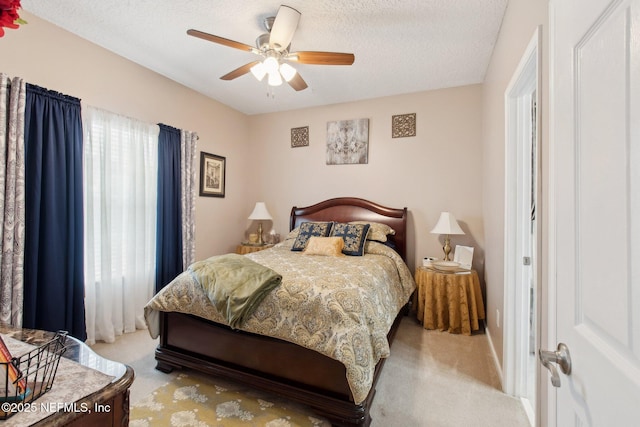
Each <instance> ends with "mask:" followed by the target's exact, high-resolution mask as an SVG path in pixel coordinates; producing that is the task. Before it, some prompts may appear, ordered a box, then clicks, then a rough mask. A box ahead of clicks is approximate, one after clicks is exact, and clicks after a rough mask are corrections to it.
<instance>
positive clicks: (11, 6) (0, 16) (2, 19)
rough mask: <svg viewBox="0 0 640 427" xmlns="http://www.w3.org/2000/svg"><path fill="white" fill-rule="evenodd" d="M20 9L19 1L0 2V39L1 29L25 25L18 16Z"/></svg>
mask: <svg viewBox="0 0 640 427" xmlns="http://www.w3.org/2000/svg"><path fill="white" fill-rule="evenodd" d="M21 7H22V6H21V5H20V0H0V37H2V36H4V29H3V27H6V28H13V29H15V28H18V27H19V24H26V22H25V21H23V20H22V19H20V15H18V9H20V8H21Z"/></svg>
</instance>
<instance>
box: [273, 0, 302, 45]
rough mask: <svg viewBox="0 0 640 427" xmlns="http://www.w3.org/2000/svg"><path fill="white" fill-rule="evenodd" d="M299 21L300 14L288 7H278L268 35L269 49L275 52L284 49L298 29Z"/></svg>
mask: <svg viewBox="0 0 640 427" xmlns="http://www.w3.org/2000/svg"><path fill="white" fill-rule="evenodd" d="M299 21H300V12H298V11H297V10H295V9H294V8H292V7H289V6H285V5H282V6H280V8H279V9H278V14H277V15H276V19H275V21H273V26H272V27H271V32H270V35H269V44H270V45H271V47H272V48H274V49H275V50H277V51H281V50H284V49H286V48H287V46H289V44H290V43H291V39H292V38H293V33H295V32H296V28H298V22H299Z"/></svg>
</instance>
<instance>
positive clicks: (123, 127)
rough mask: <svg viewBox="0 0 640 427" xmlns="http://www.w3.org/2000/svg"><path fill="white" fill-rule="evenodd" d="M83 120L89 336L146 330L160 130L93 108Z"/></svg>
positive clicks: (108, 336)
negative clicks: (144, 312)
mask: <svg viewBox="0 0 640 427" xmlns="http://www.w3.org/2000/svg"><path fill="white" fill-rule="evenodd" d="M83 121H84V134H85V135H84V244H85V247H84V253H85V255H84V258H85V261H84V265H85V266H84V267H85V273H84V274H85V315H86V323H87V342H88V343H89V344H93V343H94V342H95V341H96V340H102V341H105V342H113V341H114V340H115V337H116V336H117V335H121V334H122V333H126V332H133V331H135V330H136V329H144V328H146V326H145V322H144V314H143V308H144V305H145V304H146V302H147V301H148V300H149V299H150V298H151V296H152V295H153V289H154V285H155V265H156V209H157V192H158V190H157V182H158V133H159V127H158V126H157V125H155V124H148V123H143V122H140V121H138V120H134V119H131V118H128V117H124V116H120V115H117V114H114V113H110V112H108V111H104V110H100V109H97V108H94V107H87V108H84V109H83Z"/></svg>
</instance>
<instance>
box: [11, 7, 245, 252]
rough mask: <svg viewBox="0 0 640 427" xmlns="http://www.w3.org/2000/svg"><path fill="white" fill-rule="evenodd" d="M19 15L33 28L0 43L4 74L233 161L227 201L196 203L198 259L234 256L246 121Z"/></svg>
mask: <svg viewBox="0 0 640 427" xmlns="http://www.w3.org/2000/svg"><path fill="white" fill-rule="evenodd" d="M21 15H24V16H23V19H25V20H26V21H27V22H28V24H26V25H22V26H20V29H18V30H8V31H7V32H6V33H5V36H4V37H3V38H2V39H1V40H0V58H2V59H1V60H0V72H3V73H5V74H8V75H9V76H10V77H22V78H24V79H25V80H26V81H27V82H28V83H32V84H36V85H39V86H43V87H45V88H47V89H52V90H55V91H58V92H62V93H64V94H67V95H71V96H75V97H78V98H81V99H82V102H83V104H88V105H92V106H95V107H99V108H103V109H106V110H109V111H112V112H114V113H118V114H122V115H126V116H129V117H133V118H136V119H140V120H143V121H147V122H150V123H165V124H168V125H171V126H174V127H177V128H181V129H187V130H191V131H195V132H197V133H198V135H199V136H200V140H199V141H198V150H199V151H200V150H201V151H206V152H209V153H213V154H217V155H221V156H225V157H226V158H227V162H228V166H229V167H228V170H227V186H226V193H227V197H225V198H210V197H198V198H197V200H196V257H197V258H198V259H201V258H204V257H207V256H211V255H212V254H216V253H223V252H228V251H230V250H232V249H233V248H234V247H235V244H236V242H237V240H238V234H239V233H240V232H241V230H242V229H243V227H244V221H243V219H242V218H241V217H239V216H238V212H241V213H242V214H243V215H244V211H245V210H246V208H245V206H246V200H247V198H248V195H247V193H246V192H247V186H246V185H245V179H246V178H245V171H244V170H243V169H242V165H243V164H246V160H245V159H246V158H247V157H248V153H249V152H248V147H247V140H248V131H247V124H248V118H247V116H246V115H244V114H241V113H239V112H237V111H235V110H233V109H231V108H229V107H226V106H224V105H222V104H220V103H218V102H215V101H213V100H211V99H210V98H207V97H204V96H202V95H199V94H198V93H196V92H194V91H192V90H190V89H188V88H186V87H184V86H181V85H179V84H177V83H175V82H173V81H171V80H169V79H167V78H165V77H162V76H160V75H159V74H156V73H154V72H151V71H149V70H148V69H146V68H143V67H140V66H138V65H136V64H134V63H132V62H130V61H128V60H126V59H124V58H122V57H119V56H117V55H114V54H113V53H111V52H110V51H107V50H105V49H102V48H100V47H98V46H96V45H94V44H92V43H89V42H87V41H85V40H83V39H80V38H78V37H76V36H75V35H72V34H71V33H68V32H67V31H64V30H61V29H60V28H58V27H56V26H54V25H52V24H49V23H48V22H46V21H43V20H41V19H39V18H37V17H35V16H33V15H30V14H29V13H28V12H25V11H22V12H21ZM199 162H200V160H199V154H198V160H197V164H198V165H199ZM198 167H199V166H198Z"/></svg>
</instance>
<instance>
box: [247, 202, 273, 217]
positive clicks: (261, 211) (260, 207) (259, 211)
mask: <svg viewBox="0 0 640 427" xmlns="http://www.w3.org/2000/svg"><path fill="white" fill-rule="evenodd" d="M249 219H259V220H266V219H273V218H271V214H270V213H269V211H268V210H267V205H265V204H264V202H256V206H255V207H254V208H253V212H251V215H249Z"/></svg>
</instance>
